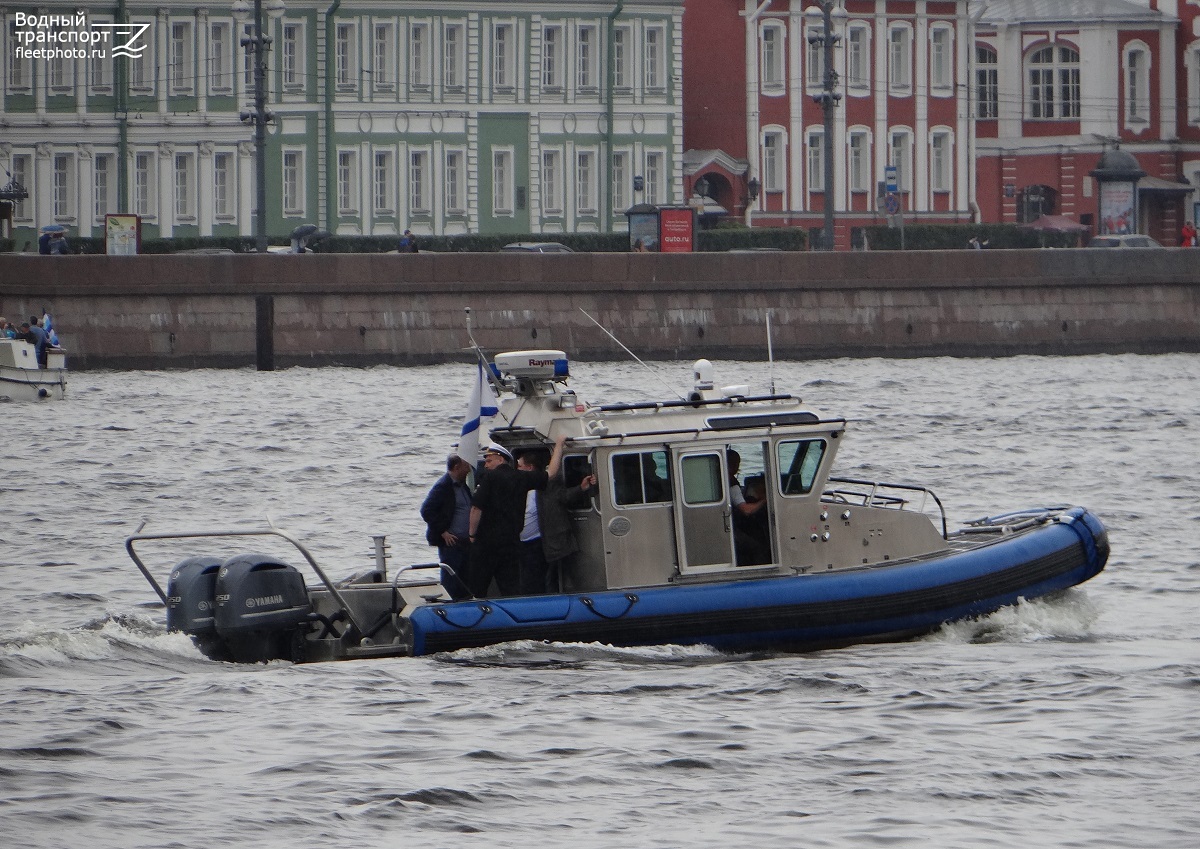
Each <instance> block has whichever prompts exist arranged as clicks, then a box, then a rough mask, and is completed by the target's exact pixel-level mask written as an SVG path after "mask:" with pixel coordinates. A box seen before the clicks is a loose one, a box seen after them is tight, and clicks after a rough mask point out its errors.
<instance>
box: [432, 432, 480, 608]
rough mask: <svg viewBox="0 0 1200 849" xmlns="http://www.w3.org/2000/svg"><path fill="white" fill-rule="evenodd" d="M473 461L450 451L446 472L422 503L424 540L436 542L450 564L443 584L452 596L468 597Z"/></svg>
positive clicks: (440, 554)
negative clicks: (468, 485) (468, 479)
mask: <svg viewBox="0 0 1200 849" xmlns="http://www.w3.org/2000/svg"><path fill="white" fill-rule="evenodd" d="M470 472H471V464H470V463H468V462H467V461H466V460H464V459H463V458H462V457H459V456H458V455H457V454H451V455H450V456H449V457H447V458H446V473H445V474H444V475H442V476H441V477H440V478H438V480H437V483H435V484H434V485H433V486H432V487H431V488H430V490H429V494H428V495H426V496H425V501H424V502H423V503H422V504H421V518H422V519H424V520H425V525H426V530H425V541H426V542H428V543H429V544H430V545H433V546H437V551H438V560H439V561H440V562H441V563H444V564H445V565H446V566H448V567H449V569H448V570H443V574H442V585H443V586H445V587H446V589H447V590H448V591H449V593H450V595H451V597H453V598H466V597H468V596H469V595H470V590H469V589H468V588H467V584H466V579H467V570H468V565H469V560H470V553H471V543H470V540H469V539H468V537H469V535H470V523H471V490H470V489H468V488H467V475H469V474H470Z"/></svg>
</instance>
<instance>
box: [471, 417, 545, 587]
mask: <svg viewBox="0 0 1200 849" xmlns="http://www.w3.org/2000/svg"><path fill="white" fill-rule="evenodd" d="M566 441H567V438H566V436H560V437H559V438H558V439H556V440H555V442H554V450H553V451H552V452H551V454H550V463H549V465H548V466H547V467H546V469H545V470H544V471H520V470H518V469H516V468H514V467H513V455H512V452H510V451H509V450H508V449H507V448H505V447H504V446H503V445H492V446H491V447H489V448H488V449H487V450H486V452H485V453H484V455H483V465H484V472H483V475H481V477H480V480H479V485H478V486H477V487H475V494H474V495H473V496H471V519H470V527H469V534H468V539H469V540H470V542H471V556H470V559H471V564H470V568H469V569H468V573H467V574H468V581H467V586H468V587H469V588H470V590H471V594H472V595H474V596H475V597H476V598H483V597H485V596H487V594H488V592H489V591H490V589H491V585H492V581H493V580H494V581H495V582H496V588H497V589H498V590H499V592H500V595H515V594H516V593H518V592H520V588H521V583H520V578H521V557H520V547H521V529H522V528H523V527H524V526H525V502H526V498H525V496H526V493H528V492H529V491H530V490H533V489H538V490H541V489H545V488H546V484H547V482H548V481H549V479H550V478H552V477H554V476H556V475H557V474H558V469H559V466H560V465H561V463H562V450H563V444H564V443H565V442H566Z"/></svg>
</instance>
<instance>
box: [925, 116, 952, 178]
mask: <svg viewBox="0 0 1200 849" xmlns="http://www.w3.org/2000/svg"><path fill="white" fill-rule="evenodd" d="M938 139H944V140H945V144H946V149H945V150H944V151H943V153H944V156H943V158H942V171H941V173H940V174H939V173H938V171H937V169H936V168H935V167H934V166H935V159H934V156H933V151H934V147H935V145H936V142H937V140H938ZM929 191H930V194H949V193H951V192H953V191H954V131H953V130H952V129H951V128H950V127H934V128H932V129H931V130H930V131H929Z"/></svg>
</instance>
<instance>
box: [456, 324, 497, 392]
mask: <svg viewBox="0 0 1200 849" xmlns="http://www.w3.org/2000/svg"><path fill="white" fill-rule="evenodd" d="M463 312H464V313H466V317H467V339H468V340H470V342H471V345H470V347H471V349H472V350H473V351H474V352H475V356H477V357H478V358H479V364H480V365H481V366H483V373H484V374H486V375H487V376H488V383H490V384H491V385H492V389H493V390H495V392H496V396H497V397H499V396H501V395H503V394H504V386H503V385H502V384H501V383H500V378H498V377H497V376H496V373H495V372H494V371H492V367H491V365H490V364H489V363H488V358H487V354H485V353H484V352H483V349H482V348H480V347H479V343H478V342H476V341H475V335H474V334H473V333H472V332H471V308H470V307H463Z"/></svg>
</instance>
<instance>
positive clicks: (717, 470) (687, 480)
mask: <svg viewBox="0 0 1200 849" xmlns="http://www.w3.org/2000/svg"><path fill="white" fill-rule="evenodd" d="M680 472H681V474H682V475H683V503H684V504H687V505H689V506H693V505H697V504H715V503H717V502H718V501H724V500H725V489H724V487H722V486H721V477H722V473H721V457H720V455H717V454H692V455H689V456H687V457H684V458H683V464H682V467H681V469H680Z"/></svg>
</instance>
